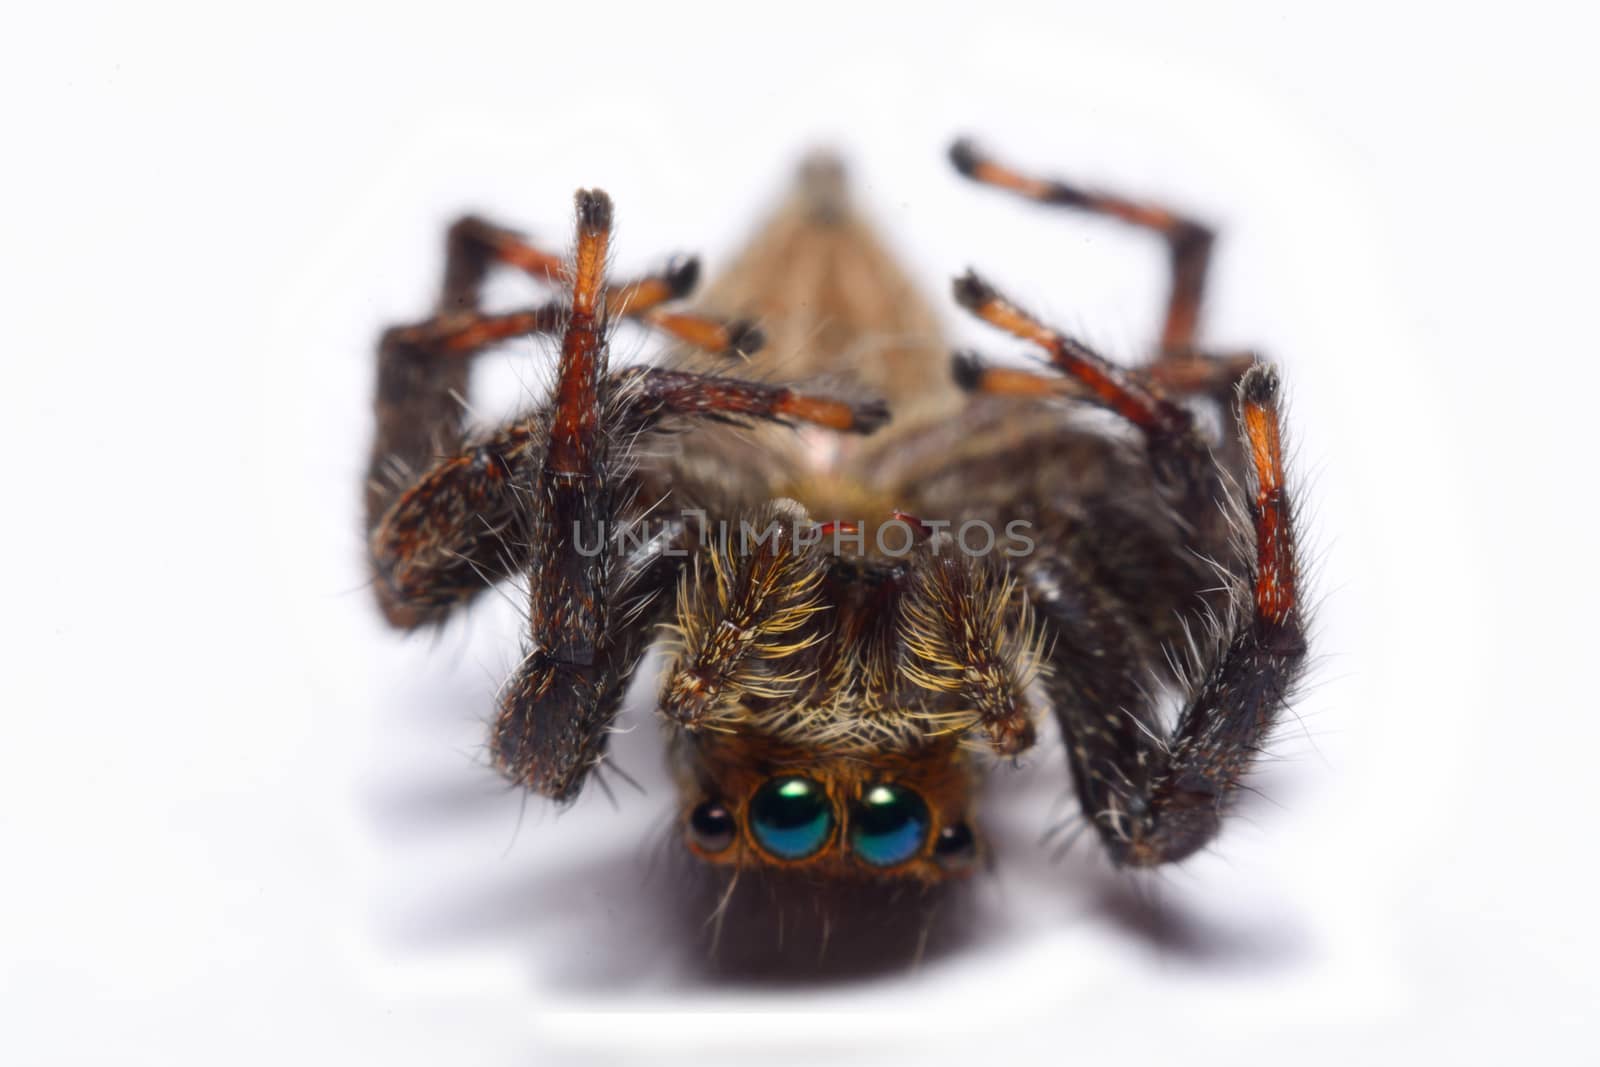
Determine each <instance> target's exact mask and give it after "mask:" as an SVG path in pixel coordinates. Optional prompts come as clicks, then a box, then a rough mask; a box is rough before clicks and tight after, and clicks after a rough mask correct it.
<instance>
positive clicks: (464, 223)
mask: <svg viewBox="0 0 1600 1067" xmlns="http://www.w3.org/2000/svg"><path fill="white" fill-rule="evenodd" d="M449 241H450V247H451V248H452V249H459V250H460V256H461V261H462V263H463V265H464V269H465V270H471V269H472V267H473V266H474V265H476V266H477V269H478V270H479V271H480V273H481V270H482V269H483V266H482V265H486V264H487V263H489V262H496V263H502V264H504V265H506V266H508V267H513V268H515V269H517V270H520V271H522V272H523V273H525V274H527V275H529V276H530V277H532V278H534V279H536V280H539V281H544V282H549V283H552V284H557V285H560V284H563V283H564V281H565V278H566V272H567V267H566V261H565V260H564V259H563V258H562V257H561V256H560V255H558V254H557V253H555V252H551V251H549V250H548V249H543V248H540V247H538V246H537V245H535V244H534V243H533V242H531V241H529V240H528V238H527V237H525V236H523V235H522V234H520V233H517V232H516V231H515V230H510V229H507V228H506V227H504V226H498V225H495V224H494V223H492V222H487V221H485V220H484V219H481V218H477V217H474V216H469V217H467V218H464V219H461V220H460V221H459V222H457V223H456V224H455V225H454V226H453V227H451V230H450V238H449ZM699 280H700V261H699V260H698V259H696V258H694V257H692V256H690V257H677V258H674V259H673V260H672V261H671V262H670V263H668V265H667V267H666V269H665V270H663V271H662V272H660V273H659V274H653V275H648V276H646V277H644V278H641V279H639V280H637V281H633V282H629V283H626V284H623V285H617V286H613V287H611V288H610V289H608V291H607V293H606V307H607V308H608V309H609V310H610V313H611V314H612V315H614V316H619V317H624V318H633V319H637V320H638V321H640V322H643V323H645V324H646V325H649V326H651V327H654V328H655V329H658V330H660V331H662V332H663V333H666V334H669V335H670V336H672V337H675V338H677V339H678V340H680V341H682V342H684V343H685V344H688V345H692V346H694V347H696V348H701V349H704V350H705V351H707V352H713V353H722V354H727V355H737V356H751V355H754V354H755V353H756V352H758V351H760V349H761V346H762V344H763V342H764V340H765V339H764V338H763V336H762V334H761V331H760V330H759V329H757V328H756V327H755V326H754V324H752V323H750V322H748V321H745V320H743V319H721V318H716V317H712V316H707V315H697V314H690V313H687V312H674V311H667V310H665V309H663V308H662V307H661V305H663V304H666V303H669V302H671V301H673V300H677V299H679V298H680V297H684V296H687V295H688V294H689V293H690V291H692V290H693V289H694V287H695V284H696V283H697V282H698V281H699Z"/></svg>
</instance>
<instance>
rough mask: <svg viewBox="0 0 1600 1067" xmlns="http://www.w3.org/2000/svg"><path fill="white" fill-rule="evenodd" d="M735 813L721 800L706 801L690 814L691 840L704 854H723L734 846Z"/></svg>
mask: <svg viewBox="0 0 1600 1067" xmlns="http://www.w3.org/2000/svg"><path fill="white" fill-rule="evenodd" d="M733 838H734V822H733V812H731V811H729V810H728V809H727V808H726V807H724V806H723V804H722V802H721V801H720V800H706V801H702V802H701V803H700V804H698V805H697V806H696V807H695V809H694V810H693V811H691V812H690V813H689V839H690V840H691V841H692V842H693V843H694V846H695V847H696V848H698V849H699V850H700V851H702V852H721V851H723V850H724V849H726V848H727V847H728V846H729V845H731V844H733Z"/></svg>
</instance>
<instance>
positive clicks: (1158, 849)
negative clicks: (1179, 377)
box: [1024, 365, 1306, 867]
mask: <svg viewBox="0 0 1600 1067" xmlns="http://www.w3.org/2000/svg"><path fill="white" fill-rule="evenodd" d="M1277 397H1278V381H1277V376H1276V373H1275V372H1274V371H1273V370H1272V369H1271V368H1269V367H1267V366H1265V365H1259V366H1256V367H1254V368H1252V369H1251V370H1250V371H1249V372H1247V373H1246V375H1245V376H1244V378H1243V379H1242V381H1241V383H1240V387H1239V401H1240V406H1239V428H1240V436H1241V439H1242V441H1243V444H1244V448H1245V451H1246V454H1247V456H1248V457H1249V464H1250V480H1251V482H1252V483H1253V484H1252V496H1251V499H1250V504H1249V513H1250V519H1251V525H1252V530H1253V533H1254V544H1253V546H1252V549H1253V551H1252V552H1250V553H1248V554H1247V556H1246V558H1245V559H1244V560H1243V561H1242V564H1241V568H1240V572H1239V573H1238V574H1237V575H1236V576H1235V579H1234V580H1233V581H1232V582H1231V583H1230V588H1229V596H1230V605H1229V607H1230V610H1229V611H1228V612H1227V613H1226V614H1225V616H1224V618H1223V620H1222V622H1221V623H1220V624H1219V626H1218V629H1217V631H1216V632H1215V633H1214V634H1213V635H1212V637H1214V640H1212V641H1209V642H1206V644H1205V647H1203V648H1201V649H1199V650H1198V653H1197V655H1196V657H1195V659H1196V662H1194V663H1192V664H1191V670H1190V671H1189V672H1188V674H1187V676H1186V677H1185V678H1184V679H1182V680H1181V685H1182V686H1183V690H1184V696H1185V700H1184V707H1183V710H1182V712H1181V714H1180V715H1179V718H1178V722H1177V726H1176V728H1175V729H1174V731H1173V733H1172V735H1171V736H1170V737H1165V736H1163V734H1162V731H1161V729H1160V727H1159V725H1158V724H1157V721H1156V717H1155V714H1154V710H1153V706H1152V705H1153V700H1152V696H1151V694H1150V693H1149V692H1147V691H1146V689H1145V686H1144V685H1143V683H1142V682H1141V679H1140V677H1139V673H1138V672H1139V666H1138V665H1139V662H1140V658H1139V655H1138V652H1137V649H1136V648H1135V647H1134V641H1133V637H1132V631H1131V630H1130V629H1129V628H1128V627H1127V626H1126V625H1125V624H1124V622H1123V620H1122V619H1121V618H1120V617H1119V614H1118V612H1117V611H1116V610H1115V606H1114V605H1113V604H1112V603H1111V602H1110V598H1109V597H1108V596H1107V595H1106V594H1105V593H1104V592H1103V591H1101V590H1099V589H1098V587H1097V586H1096V585H1095V583H1093V582H1092V581H1087V580H1085V578H1086V576H1085V575H1083V574H1081V573H1076V572H1075V562H1074V561H1073V560H1072V559H1071V558H1070V557H1058V558H1055V559H1050V560H1042V561H1031V562H1030V564H1029V565H1028V567H1027V568H1025V571H1024V580H1025V581H1026V583H1027V584H1028V587H1029V590H1030V592H1031V594H1032V597H1033V600H1034V603H1035V606H1036V608H1037V610H1038V611H1039V613H1040V615H1041V616H1042V617H1043V618H1045V619H1046V620H1047V621H1048V622H1049V623H1050V624H1052V626H1053V628H1054V630H1055V631H1056V633H1057V643H1056V647H1055V653H1054V655H1053V656H1052V661H1051V672H1050V675H1049V677H1048V681H1047V685H1048V687H1049V689H1050V695H1051V698H1052V701H1053V703H1054V704H1055V707H1056V714H1057V716H1058V718H1059V719H1060V722H1061V725H1062V729H1063V732H1064V734H1065V736H1066V741H1067V748H1068V754H1069V759H1070V761H1071V763H1072V767H1073V779H1074V783H1075V786H1076V788H1077V791H1078V797H1079V802H1080V804H1081V805H1082V807H1083V810H1084V813H1085V815H1086V816H1087V817H1088V818H1089V820H1090V821H1091V822H1092V823H1093V824H1094V826H1095V829H1096V831H1097V832H1098V833H1099V834H1100V837H1101V839H1102V841H1103V842H1104V843H1105V845H1106V848H1107V849H1108V851H1109V852H1110V854H1111V856H1112V859H1113V860H1114V861H1115V862H1117V863H1118V864H1123V865H1128V866H1140V867H1146V866H1154V865H1157V864H1161V863H1169V862H1173V861H1176V860H1180V859H1183V858H1184V857H1186V856H1188V855H1190V854H1192V853H1193V852H1195V851H1196V850H1198V849H1200V848H1201V847H1203V846H1204V845H1205V844H1206V843H1207V842H1209V841H1210V840H1211V839H1212V838H1213V837H1214V836H1215V835H1216V833H1217V830H1218V829H1219V827H1220V825H1221V818H1222V815H1223V813H1224V811H1225V810H1226V808H1227V806H1228V803H1229V802H1230V801H1231V799H1232V798H1233V796H1234V795H1235V794H1236V793H1237V791H1238V790H1239V788H1240V787H1241V780H1242V778H1243V775H1244V773H1245V772H1246V770H1247V769H1248V768H1249V765H1250V763H1251V762H1252V761H1253V759H1254V758H1255V756H1256V755H1257V753H1258V752H1259V751H1260V749H1261V746H1262V744H1263V743H1264V741H1265V740H1266V738H1267V736H1268V734H1269V733H1270V732H1271V730H1272V728H1273V726H1274V724H1275V723H1276V721H1277V719H1278V717H1279V715H1280V714H1281V712H1282V710H1283V708H1284V706H1285V704H1286V701H1287V699H1288V696H1289V693H1290V691H1291V689H1292V688H1293V685H1294V683H1295V681H1296V680H1297V678H1298V677H1299V675H1300V673H1301V671H1302V669H1303V666H1304V660H1305V653H1306V639H1305V631H1304V625H1303V619H1302V611H1301V606H1300V602H1299V596H1298V591H1297V586H1296V574H1297V565H1296V555H1295V535H1294V524H1293V508H1292V505H1291V501H1290V497H1289V495H1288V490H1287V486H1286V483H1285V480H1284V471H1283V453H1282V444H1281V441H1280V431H1279V418H1278V403H1277Z"/></svg>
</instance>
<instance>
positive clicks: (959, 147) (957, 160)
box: [949, 137, 981, 178]
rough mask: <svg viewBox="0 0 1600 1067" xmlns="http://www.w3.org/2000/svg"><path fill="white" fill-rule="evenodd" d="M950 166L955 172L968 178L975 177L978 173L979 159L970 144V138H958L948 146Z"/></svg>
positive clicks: (974, 147) (976, 151) (976, 150)
mask: <svg viewBox="0 0 1600 1067" xmlns="http://www.w3.org/2000/svg"><path fill="white" fill-rule="evenodd" d="M949 156H950V165H951V166H953V167H955V168H956V171H957V172H958V173H960V174H962V175H964V176H966V177H968V178H972V177H975V176H976V175H977V173H978V164H979V162H980V161H981V157H980V156H979V155H978V148H977V146H976V145H974V144H973V143H972V140H971V138H967V137H960V138H957V139H956V141H955V143H953V144H952V145H951V146H950V151H949Z"/></svg>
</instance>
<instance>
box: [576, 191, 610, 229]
mask: <svg viewBox="0 0 1600 1067" xmlns="http://www.w3.org/2000/svg"><path fill="white" fill-rule="evenodd" d="M575 199H576V201H577V204H578V226H579V227H580V228H581V229H583V230H586V231H588V232H590V233H605V232H609V231H610V229H611V214H612V212H611V198H610V197H609V196H607V195H606V194H605V193H604V192H603V191H601V190H599V189H579V190H578V193H577V196H576V198H575Z"/></svg>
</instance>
